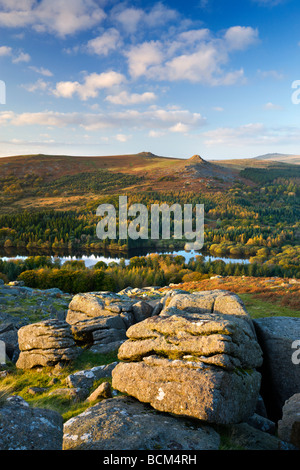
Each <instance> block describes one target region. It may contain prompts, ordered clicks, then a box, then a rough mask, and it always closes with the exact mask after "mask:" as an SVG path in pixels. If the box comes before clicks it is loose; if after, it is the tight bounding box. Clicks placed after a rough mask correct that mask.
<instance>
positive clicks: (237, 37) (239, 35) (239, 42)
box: [224, 26, 258, 50]
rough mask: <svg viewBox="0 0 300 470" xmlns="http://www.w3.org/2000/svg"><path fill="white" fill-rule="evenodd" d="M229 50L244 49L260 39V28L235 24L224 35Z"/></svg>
mask: <svg viewBox="0 0 300 470" xmlns="http://www.w3.org/2000/svg"><path fill="white" fill-rule="evenodd" d="M224 38H225V41H226V43H227V44H226V45H227V47H228V49H229V50H244V49H247V47H249V46H251V45H252V44H255V43H256V42H257V40H258V30H257V29H253V28H251V27H250V26H247V27H246V26H233V27H232V28H229V29H227V31H226V33H225V35H224Z"/></svg>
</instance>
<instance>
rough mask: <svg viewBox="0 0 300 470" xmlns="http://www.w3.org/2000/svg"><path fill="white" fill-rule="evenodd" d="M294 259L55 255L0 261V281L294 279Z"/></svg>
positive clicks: (74, 287) (118, 283) (65, 286)
mask: <svg viewBox="0 0 300 470" xmlns="http://www.w3.org/2000/svg"><path fill="white" fill-rule="evenodd" d="M291 259H294V264H293V263H292V262H291ZM299 259H300V248H299V247H298V248H292V247H286V248H285V249H284V250H283V252H282V254H281V256H280V259H279V260H278V261H279V262H278V263H275V262H274V260H273V259H272V258H271V259H269V260H268V261H267V262H262V261H261V260H258V259H254V260H252V262H251V263H235V262H229V263H225V262H224V261H222V260H214V261H212V260H208V261H206V260H205V259H204V257H203V256H202V255H196V256H195V257H193V258H191V259H190V260H189V261H188V262H186V261H185V258H184V257H183V256H179V255H170V254H150V255H148V256H136V257H132V258H131V259H130V260H127V261H126V260H125V259H124V258H123V259H120V262H119V263H116V262H111V263H109V264H106V263H104V262H103V261H99V262H98V263H96V264H95V265H94V266H92V267H90V268H87V267H86V266H85V264H84V261H81V260H70V261H65V262H64V263H63V264H61V263H60V261H59V260H58V259H55V258H51V257H47V256H33V257H28V258H26V259H25V260H13V261H4V260H0V279H1V278H2V279H3V280H4V281H5V282H8V281H12V280H19V281H23V282H24V283H25V285H26V286H27V287H32V288H37V289H50V288H53V287H57V288H59V289H61V290H62V291H63V292H68V293H72V294H76V293H78V292H91V291H101V290H109V291H114V292H119V291H120V290H122V289H124V288H125V287H128V286H131V287H133V288H134V287H146V286H158V287H163V286H165V285H168V284H170V283H175V284H177V283H181V282H194V281H200V280H203V279H208V278H210V277H211V276H213V275H219V276H252V277H274V276H277V277H284V276H286V277H289V278H290V277H298V278H299V277H300V276H299Z"/></svg>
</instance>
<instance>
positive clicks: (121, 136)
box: [116, 134, 132, 143]
mask: <svg viewBox="0 0 300 470" xmlns="http://www.w3.org/2000/svg"><path fill="white" fill-rule="evenodd" d="M131 138H132V135H125V134H117V135H116V140H118V141H119V142H122V143H125V142H127V141H128V140H130V139H131Z"/></svg>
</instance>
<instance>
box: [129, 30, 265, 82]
mask: <svg viewBox="0 0 300 470" xmlns="http://www.w3.org/2000/svg"><path fill="white" fill-rule="evenodd" d="M257 40H258V31H257V30H256V29H253V28H251V27H242V26H234V27H232V28H229V29H227V30H226V31H225V32H224V34H223V36H222V37H213V36H212V33H211V32H210V31H209V30H207V29H200V30H189V31H185V32H183V33H181V34H179V35H178V36H177V37H176V38H175V39H174V40H173V41H170V40H166V41H150V42H144V43H142V44H139V45H137V46H132V47H131V48H130V49H129V50H128V51H126V52H125V55H126V57H127V59H128V66H129V73H130V75H131V76H132V77H133V78H139V77H141V76H146V77H147V78H150V79H153V80H167V81H178V80H187V81H190V82H193V83H203V84H205V85H210V86H219V85H234V84H235V83H238V82H239V83H243V82H244V81H245V77H244V70H243V67H240V68H239V69H237V70H231V71H227V70H226V68H227V65H228V63H229V61H230V54H232V53H233V52H234V51H237V50H245V49H246V48H247V47H250V46H251V45H253V44H255V43H256V42H257Z"/></svg>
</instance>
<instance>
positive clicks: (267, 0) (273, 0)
mask: <svg viewBox="0 0 300 470" xmlns="http://www.w3.org/2000/svg"><path fill="white" fill-rule="evenodd" d="M252 1H253V2H254V3H257V4H258V5H262V6H267V7H275V6H277V5H280V4H281V3H284V2H285V1H286V0H252Z"/></svg>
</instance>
